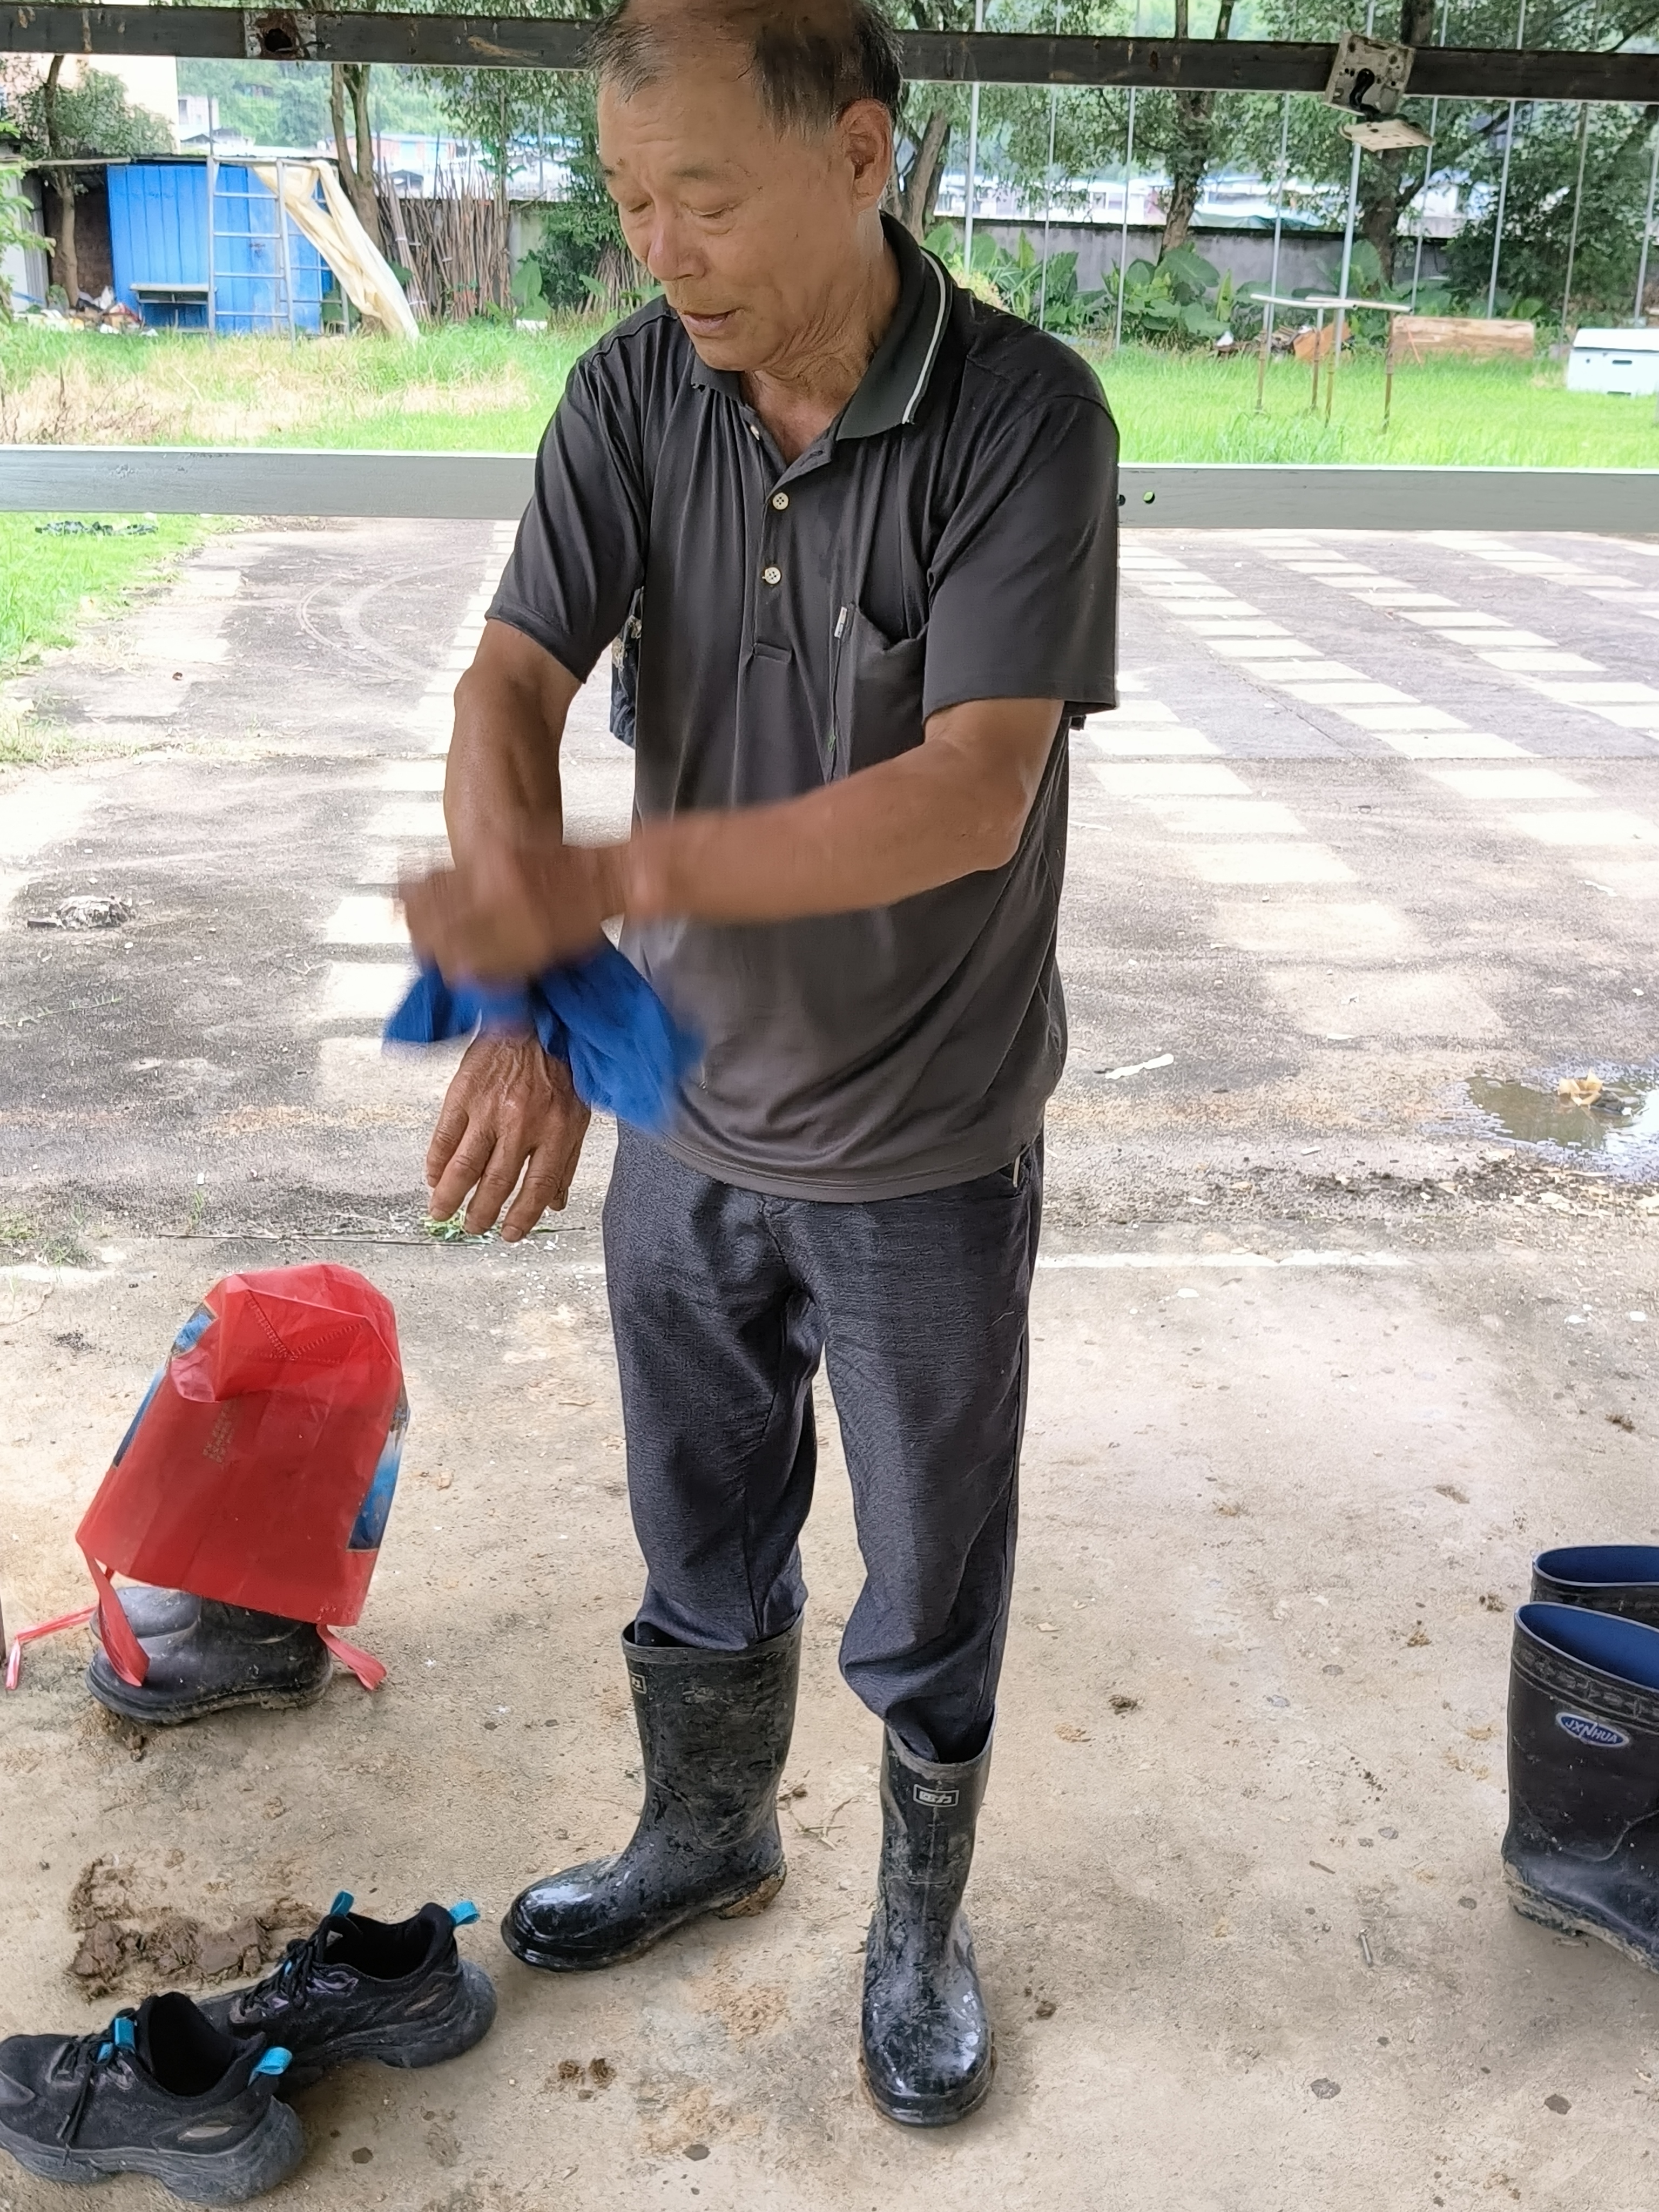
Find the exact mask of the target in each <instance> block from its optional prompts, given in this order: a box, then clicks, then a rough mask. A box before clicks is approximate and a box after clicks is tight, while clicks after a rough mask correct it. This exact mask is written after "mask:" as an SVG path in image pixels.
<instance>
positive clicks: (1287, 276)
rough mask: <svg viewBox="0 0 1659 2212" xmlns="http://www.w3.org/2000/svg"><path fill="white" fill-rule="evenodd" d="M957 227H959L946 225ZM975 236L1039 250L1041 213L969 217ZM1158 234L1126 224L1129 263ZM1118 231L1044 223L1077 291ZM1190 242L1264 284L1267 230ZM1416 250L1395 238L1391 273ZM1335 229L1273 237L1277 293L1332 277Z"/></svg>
mask: <svg viewBox="0 0 1659 2212" xmlns="http://www.w3.org/2000/svg"><path fill="white" fill-rule="evenodd" d="M952 227H953V228H955V229H956V230H957V232H958V233H960V230H961V225H960V224H959V223H958V224H955V225H953V226H952ZM974 231H975V235H976V236H977V235H979V234H981V233H984V234H987V235H988V236H990V237H992V238H994V239H995V240H996V241H997V243H998V244H999V245H1000V246H1006V247H1007V249H1008V251H1009V252H1011V253H1012V252H1017V251H1018V246H1019V240H1020V234H1021V233H1022V232H1023V233H1024V235H1025V236H1026V237H1027V238H1029V239H1030V241H1031V244H1032V245H1033V246H1035V247H1036V250H1037V251H1038V252H1042V217H1041V216H1038V217H1037V219H1036V222H981V221H975V224H974ZM1161 235H1162V234H1161V232H1159V231H1158V230H1155V229H1152V228H1150V227H1148V228H1142V227H1141V226H1139V225H1138V224H1135V223H1131V224H1130V226H1129V254H1128V258H1129V259H1130V260H1131V261H1135V260H1141V261H1156V260H1157V259H1158V240H1159V238H1160V236H1161ZM1122 236H1123V234H1122V231H1121V229H1120V228H1119V226H1118V225H1117V224H1116V223H1109V224H1108V223H1092V222H1053V223H1050V224H1049V226H1048V251H1049V252H1051V253H1070V252H1075V253H1076V255H1077V281H1078V285H1079V289H1080V290H1082V291H1085V292H1088V291H1093V290H1095V289H1097V288H1098V286H1099V285H1100V283H1101V282H1102V279H1103V273H1104V272H1105V270H1109V269H1115V267H1116V266H1117V258H1118V251H1119V246H1120V244H1121V240H1122ZM1192 243H1193V246H1194V248H1195V249H1196V250H1197V252H1200V253H1201V254H1202V255H1203V257H1204V258H1205V259H1206V261H1210V262H1213V263H1214V264H1215V266H1216V267H1217V268H1218V269H1221V270H1228V269H1231V271H1232V273H1233V280H1234V282H1235V283H1240V284H1242V283H1246V282H1249V281H1255V282H1256V283H1263V284H1265V283H1267V279H1268V276H1269V274H1270V272H1271V270H1272V268H1273V233H1272V232H1271V231H1270V230H1267V231H1263V230H1194V233H1193V234H1192ZM1415 252H1416V246H1415V243H1414V241H1413V240H1410V239H1402V240H1401V244H1400V250H1399V254H1398V257H1397V258H1396V259H1395V275H1396V276H1397V278H1399V279H1400V280H1401V282H1404V283H1410V281H1411V270H1412V262H1413V255H1414V253H1415ZM1341 260H1342V234H1341V233H1340V231H1333V232H1325V231H1305V230H1304V231H1289V230H1287V231H1286V232H1285V234H1284V235H1283V237H1282V239H1281V240H1280V241H1279V289H1280V290H1281V291H1285V292H1294V291H1296V290H1297V289H1300V288H1303V287H1305V286H1308V285H1310V284H1322V283H1324V282H1325V281H1326V278H1327V276H1328V275H1334V272H1335V270H1337V269H1338V268H1340V265H1341ZM1442 267H1443V247H1442V246H1441V245H1440V243H1439V242H1438V241H1437V240H1434V239H1425V241H1424V245H1423V274H1424V276H1436V275H1438V274H1439V272H1440V270H1441V269H1442Z"/></svg>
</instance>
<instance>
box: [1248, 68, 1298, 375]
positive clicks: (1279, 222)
mask: <svg viewBox="0 0 1659 2212" xmlns="http://www.w3.org/2000/svg"><path fill="white" fill-rule="evenodd" d="M1290 160H1291V95H1290V94H1289V93H1288V92H1287V93H1286V94H1285V105H1284V108H1283V110H1282V112H1281V113H1280V115H1279V179H1278V183H1277V185H1276V187H1275V189H1274V192H1273V271H1272V274H1271V275H1270V276H1269V277H1268V279H1267V289H1268V290H1269V291H1270V292H1273V293H1277V291H1278V290H1279V244H1280V241H1281V240H1282V239H1283V238H1284V235H1285V176H1286V174H1287V173H1288V171H1289V168H1290ZM1272 349H1273V301H1271V300H1270V301H1268V302H1267V313H1266V315H1265V316H1264V317H1263V318H1262V323H1261V361H1260V362H1258V363H1257V365H1256V372H1255V411H1256V413H1257V414H1258V415H1260V414H1261V411H1262V409H1263V407H1264V405H1265V404H1266V397H1265V395H1266V392H1267V356H1268V354H1269V353H1270V352H1271V350H1272Z"/></svg>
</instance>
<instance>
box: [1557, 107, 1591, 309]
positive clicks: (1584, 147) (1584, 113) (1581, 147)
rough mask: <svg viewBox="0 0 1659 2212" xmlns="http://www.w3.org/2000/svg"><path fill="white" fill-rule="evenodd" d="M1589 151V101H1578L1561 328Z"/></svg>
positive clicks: (1569, 294)
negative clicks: (1575, 164) (1574, 179)
mask: <svg viewBox="0 0 1659 2212" xmlns="http://www.w3.org/2000/svg"><path fill="white" fill-rule="evenodd" d="M1588 153H1589V100H1580V101H1579V103H1578V181H1577V183H1576V184H1575V185H1574V186H1573V188H1572V228H1571V230H1570V231H1569V232H1568V233H1567V280H1566V282H1565V284H1563V285H1562V287H1561V329H1562V331H1563V333H1564V334H1565V331H1566V327H1567V313H1568V304H1567V303H1568V301H1570V300H1571V298H1572V264H1573V263H1574V262H1575V261H1576V260H1577V258H1578V219H1579V217H1580V216H1582V215H1583V211H1584V156H1585V155H1587V154H1588Z"/></svg>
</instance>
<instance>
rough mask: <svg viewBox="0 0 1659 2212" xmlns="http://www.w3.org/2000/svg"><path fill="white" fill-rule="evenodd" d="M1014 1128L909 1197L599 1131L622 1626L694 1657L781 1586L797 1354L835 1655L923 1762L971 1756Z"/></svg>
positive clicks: (991, 1598) (1015, 1382)
mask: <svg viewBox="0 0 1659 2212" xmlns="http://www.w3.org/2000/svg"><path fill="white" fill-rule="evenodd" d="M1041 1214H1042V1142H1041V1139H1038V1140H1037V1141H1036V1142H1035V1143H1034V1144H1032V1145H1031V1146H1029V1147H1028V1148H1027V1150H1026V1151H1025V1152H1024V1153H1022V1154H1021V1156H1020V1158H1018V1160H1017V1161H1014V1162H1013V1163H1012V1164H1011V1165H1010V1166H1009V1167H1008V1168H1006V1169H1000V1170H997V1171H996V1172H995V1173H994V1174H991V1175H987V1176H978V1177H977V1178H975V1180H974V1181H973V1182H965V1183H957V1184H954V1185H952V1186H951V1187H950V1188H947V1189H945V1190H935V1191H928V1192H926V1193H924V1194H921V1196H919V1197H915V1198H893V1199H880V1200H874V1201H872V1202H871V1203H868V1204H861V1205H860V1204H853V1205H847V1204H832V1203H829V1202H827V1201H824V1200H807V1199H793V1198H767V1197H763V1196H762V1195H761V1194H759V1193H757V1192H755V1191H750V1190H741V1189H738V1188H737V1187H736V1186H735V1185H733V1184H731V1183H722V1182H715V1181H714V1179H713V1178H712V1177H711V1176H705V1175H701V1174H699V1173H698V1172H697V1171H696V1170H694V1169H691V1168H687V1167H684V1166H682V1165H681V1164H680V1163H679V1162H678V1160H675V1159H673V1158H671V1157H670V1156H669V1154H668V1153H667V1152H664V1151H663V1150H662V1148H661V1147H660V1146H658V1145H654V1144H653V1143H652V1142H651V1141H650V1139H648V1138H646V1137H642V1136H641V1135H640V1134H639V1133H637V1132H635V1131H634V1130H630V1129H629V1128H626V1127H624V1128H623V1129H622V1131H621V1132H620V1135H619V1141H618V1145H617V1164H616V1168H615V1170H614V1172H613V1174H612V1176H611V1189H610V1193H609V1194H608V1196H607V1197H606V1200H605V1263H606V1273H607V1276H608V1279H609V1289H610V1297H611V1321H612V1324H613V1326H614V1329H615V1333H616V1341H617V1364H618V1365H619V1367H620V1370H621V1374H622V1396H623V1425H624V1427H625V1429H626V1431H627V1437H628V1488H629V1500H630V1503H631V1505H632V1508H633V1515H634V1526H635V1530H636V1532H637V1534H638V1536H639V1541H640V1547H641V1550H642V1551H643V1553H645V1561H646V1569H647V1583H646V1590H645V1597H644V1600H643V1601H642V1603H641V1607H640V1612H639V1623H638V1627H639V1632H640V1633H641V1635H642V1636H643V1637H644V1638H646V1639H647V1640H650V1639H652V1638H653V1637H662V1638H666V1639H671V1640H672V1641H674V1642H677V1643H681V1644H690V1645H692V1646H694V1647H696V1648H698V1649H702V1650H714V1651H732V1650H743V1649H744V1648H745V1647H746V1646H748V1645H750V1644H759V1643H763V1642H764V1641H765V1640H766V1639H767V1638H769V1637H773V1636H777V1635H781V1633H782V1632H783V1631H784V1630H785V1629H787V1627H788V1626H790V1624H791V1623H792V1622H793V1620H794V1619H795V1617H796V1615H797V1614H798V1613H799V1611H800V1609H801V1607H802V1605H803V1603H804V1602H805V1596H806V1586H805V1583H804V1581H803V1580H802V1577H801V1568H800V1552H799V1542H798V1539H799V1534H800V1530H801V1527H802V1525H803V1523H804V1522H805V1519H806V1516H807V1511H808V1510H809V1508H810V1507H811V1503H812V1482H813V1476H814V1474H815V1471H816V1467H817V1437H816V1435H815V1432H814V1429H813V1423H812V1395H811V1391H812V1378H813V1376H814V1375H815V1374H816V1373H817V1365H818V1361H819V1358H820V1357H823V1356H826V1355H827V1358H828V1362H829V1385H830V1389H831V1390H832V1391H833V1393H834V1395H835V1401H836V1414H837V1416H838V1418H839V1419H840V1422H841V1432H842V1445H843V1447H844V1449H845V1451H846V1455H847V1465H848V1473H849V1474H850V1476H851V1478H852V1488H853V1510H854V1518H855V1521H856V1523H857V1528H858V1539H859V1548H860V1552H861V1553H862V1554H863V1558H864V1565H865V1574H866V1580H865V1584H864V1588H863V1590H862V1591H861V1593H860V1596H859V1600H858V1602H857V1604H856V1605H855V1606H854V1608H853V1611H852V1613H851V1615H850V1617H849V1618H848V1623H847V1628H846V1632H845V1634H844V1635H843V1636H842V1644H841V1664H842V1673H843V1674H845V1676H846V1678H847V1680H848V1683H849V1684H850V1686H852V1688H853V1689H854V1691H855V1692H857V1693H858V1695H859V1696H860V1698H861V1699H863V1700H864V1702H865V1704H866V1705H868V1706H869V1707H870V1709H871V1711H872V1712H874V1713H877V1714H878V1715H879V1716H880V1717H882V1718H883V1719H884V1720H885V1721H888V1722H890V1723H891V1724H892V1726H893V1727H894V1728H895V1729H896V1730H897V1732H898V1734H899V1735H900V1736H901V1737H902V1739H903V1740H904V1741H905V1742H906V1743H907V1744H908V1746H909V1747H910V1748H911V1750H912V1751H914V1752H915V1753H917V1754H918V1755H919V1756H920V1757H921V1758H924V1759H945V1760H956V1759H969V1758H972V1757H973V1756H974V1755H975V1753H977V1752H978V1750H979V1749H980V1747H981V1745H982V1743H983V1742H984V1740H985V1737H986V1734H987V1730H988V1729H989V1727H990V1723H991V1719H992V1715H993V1712H994V1708H995V1703H996V1684H997V1675H998V1674H999V1672H1000V1668H1001V1665H1002V1649H1003V1643H1004V1639H1005V1637H1006V1629H1007V1620H1008V1601H1009V1595H1010V1591H1011V1588H1012V1577H1013V1563H1014V1531H1015V1522H1016V1512H1017V1498H1018V1463H1019V1443H1020V1434H1021V1431H1022V1429H1023V1427H1024V1418H1025V1389H1026V1369H1027V1361H1028V1346H1027V1336H1026V1307H1027V1304H1028V1301H1029V1298H1030V1285H1031V1269H1032V1267H1033V1264H1034V1262H1035V1261H1036V1244H1037V1231H1038V1226H1039V1222H1040V1218H1041Z"/></svg>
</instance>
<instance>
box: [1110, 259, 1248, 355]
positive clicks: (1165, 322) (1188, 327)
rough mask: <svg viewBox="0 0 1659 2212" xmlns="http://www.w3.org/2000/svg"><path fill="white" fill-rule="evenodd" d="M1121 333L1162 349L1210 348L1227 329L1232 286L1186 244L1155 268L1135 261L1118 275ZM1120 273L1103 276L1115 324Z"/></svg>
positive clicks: (1233, 294) (1234, 289)
mask: <svg viewBox="0 0 1659 2212" xmlns="http://www.w3.org/2000/svg"><path fill="white" fill-rule="evenodd" d="M1121 283H1122V293H1123V334H1124V336H1125V337H1137V338H1150V339H1152V341H1154V342H1155V343H1160V342H1161V343H1164V344H1167V345H1176V346H1182V345H1185V346H1194V345H1213V344H1214V343H1215V342H1216V340H1217V339H1218V338H1219V337H1222V336H1223V335H1224V334H1225V332H1226V331H1227V330H1228V329H1229V327H1230V326H1231V318H1232V313H1233V307H1234V303H1235V301H1236V300H1237V286H1236V285H1235V283H1234V282H1233V276H1232V271H1231V270H1228V271H1227V272H1226V274H1225V276H1224V275H1223V273H1222V272H1221V270H1219V269H1218V268H1217V267H1216V265H1215V264H1214V263H1213V262H1212V261H1206V259H1205V258H1204V256H1203V255H1202V254H1201V253H1197V252H1194V250H1193V248H1192V247H1191V246H1176V247H1175V248H1174V249H1173V251H1172V252H1169V253H1165V254H1163V255H1161V256H1160V257H1159V258H1158V261H1157V262H1156V264H1154V263H1152V262H1151V261H1142V260H1135V261H1132V262H1130V264H1129V265H1128V267H1127V269H1125V270H1123V271H1122V277H1121ZM1118 287H1119V272H1118V271H1117V270H1115V269H1113V270H1109V271H1108V273H1107V280H1106V297H1107V298H1108V300H1109V301H1110V303H1111V315H1112V319H1113V320H1114V321H1115V319H1116V312H1117V298H1118Z"/></svg>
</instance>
